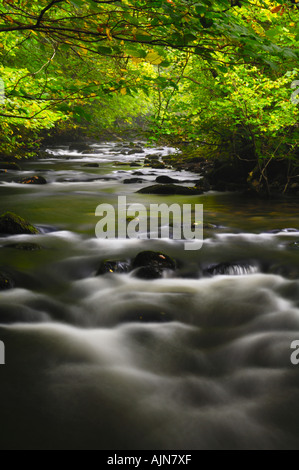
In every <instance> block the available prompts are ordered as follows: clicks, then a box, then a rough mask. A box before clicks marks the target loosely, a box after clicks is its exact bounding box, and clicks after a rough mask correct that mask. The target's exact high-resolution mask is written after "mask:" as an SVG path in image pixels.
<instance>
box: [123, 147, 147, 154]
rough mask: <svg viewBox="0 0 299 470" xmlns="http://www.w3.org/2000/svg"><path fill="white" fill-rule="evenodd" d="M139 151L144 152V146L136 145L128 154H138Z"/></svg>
mask: <svg viewBox="0 0 299 470" xmlns="http://www.w3.org/2000/svg"><path fill="white" fill-rule="evenodd" d="M137 153H144V150H143V148H141V147H136V148H135V149H134V150H129V152H127V155H136V154H137Z"/></svg>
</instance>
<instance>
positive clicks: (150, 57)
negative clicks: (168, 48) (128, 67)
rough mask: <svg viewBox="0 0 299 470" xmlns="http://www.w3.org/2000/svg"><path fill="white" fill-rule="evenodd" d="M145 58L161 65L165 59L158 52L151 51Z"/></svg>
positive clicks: (151, 62)
mask: <svg viewBox="0 0 299 470" xmlns="http://www.w3.org/2000/svg"><path fill="white" fill-rule="evenodd" d="M145 60H146V61H147V62H149V63H150V64H153V65H160V64H161V63H162V62H163V60H164V59H163V57H161V56H160V55H159V54H158V52H150V53H149V54H147V56H146V58H145Z"/></svg>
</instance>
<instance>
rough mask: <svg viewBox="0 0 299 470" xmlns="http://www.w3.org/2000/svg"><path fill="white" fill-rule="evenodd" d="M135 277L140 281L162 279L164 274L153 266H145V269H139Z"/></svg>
mask: <svg viewBox="0 0 299 470" xmlns="http://www.w3.org/2000/svg"><path fill="white" fill-rule="evenodd" d="M135 276H136V277H138V278H139V279H148V280H154V279H160V278H161V277H162V273H161V271H160V270H159V269H157V268H155V267H153V266H144V267H143V268H138V269H137V271H136V272H135Z"/></svg>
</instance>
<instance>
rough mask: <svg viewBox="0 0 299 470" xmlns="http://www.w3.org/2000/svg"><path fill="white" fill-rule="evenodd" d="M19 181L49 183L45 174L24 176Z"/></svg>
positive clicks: (36, 183)
mask: <svg viewBox="0 0 299 470" xmlns="http://www.w3.org/2000/svg"><path fill="white" fill-rule="evenodd" d="M18 183H20V184H35V185H43V184H47V180H46V179H45V178H44V177H43V176H31V177H30V178H24V179H22V180H20V181H18Z"/></svg>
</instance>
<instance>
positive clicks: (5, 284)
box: [0, 272, 15, 291]
mask: <svg viewBox="0 0 299 470" xmlns="http://www.w3.org/2000/svg"><path fill="white" fill-rule="evenodd" d="M14 287H15V281H14V280H13V279H12V278H11V276H9V275H8V274H6V273H3V272H0V291H1V290H8V289H13V288H14Z"/></svg>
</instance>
